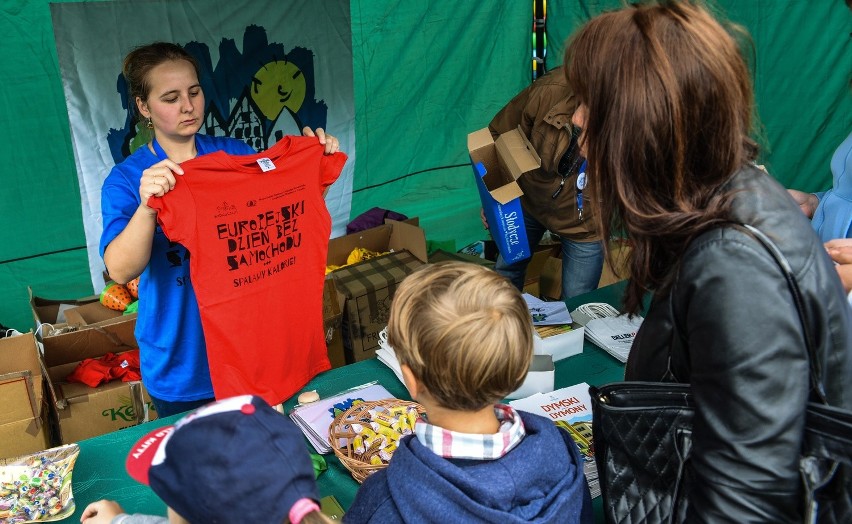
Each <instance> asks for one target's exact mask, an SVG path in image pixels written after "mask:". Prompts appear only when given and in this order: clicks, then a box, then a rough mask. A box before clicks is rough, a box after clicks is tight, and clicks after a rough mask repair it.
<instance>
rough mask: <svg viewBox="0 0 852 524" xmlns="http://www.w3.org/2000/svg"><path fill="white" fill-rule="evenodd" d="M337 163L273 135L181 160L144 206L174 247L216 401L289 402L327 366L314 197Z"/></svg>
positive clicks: (319, 222)
mask: <svg viewBox="0 0 852 524" xmlns="http://www.w3.org/2000/svg"><path fill="white" fill-rule="evenodd" d="M345 162H346V155H345V154H343V153H335V154H333V155H325V154H323V146H322V145H320V144H319V142H318V141H317V139H316V138H309V137H289V136H288V137H284V138H283V139H282V140H280V141H279V142H278V143H277V144H275V145H274V146H273V147H271V148H269V149H268V150H266V151H264V152H263V153H258V154H256V155H244V156H234V155H228V154H227V153H224V152H222V151H219V152H215V153H211V154H208V155H204V156H200V157H197V158H194V159H192V160H189V161H187V162H184V163H183V164H181V167H182V168H183V170H184V174H183V176H178V177H177V179H178V180H177V184H175V187H174V189H173V190H172V191H169V192H168V193H166V194H165V195H164V196H163V197H161V198H156V197H155V198H151V199H149V201H148V205H149V206H150V207H152V208H154V209H156V210H158V215H157V220H158V222H159V223H160V226H161V227H162V228H163V231H164V232H165V234H166V236H167V237H168V238H169V239H170V240H171V241H173V242H179V243H180V244H182V245H183V246H185V247H186V248H187V249H188V250H189V252H190V253H191V256H190V266H189V267H190V275H191V276H192V283H191V284H190V283H189V282H181V283H178V284H179V285H192V286H193V287H194V290H195V296H196V298H197V299H198V306H199V310H200V311H201V325H202V326H203V328H204V339H205V341H206V344H207V358H208V360H209V362H210V376H211V378H212V381H213V389H214V392H215V394H216V397H217V398H224V397H229V396H233V395H240V394H255V395H259V396H261V397H263V399H264V400H266V401H267V402H269V403H270V404H273V405H274V404H279V403H281V402H282V401H284V400H286V399H287V398H289V397H291V396H292V395H293V394H294V393H295V392H296V391H298V390H299V389H300V388H301V387H302V386H304V385H305V384H306V383H307V382H308V381H309V380H310V379H311V378H313V377H314V376H315V375H316V374H317V373H319V372H321V371H325V370H327V369H329V368H330V367H331V365H330V364H329V361H328V354H327V350H326V345H325V336H324V332H323V319H322V294H323V281H324V278H325V264H326V254H327V252H328V238H329V236H330V234H331V217H330V216H329V213H328V210H327V209H326V206H325V201H324V200H323V197H322V192H323V190H324V189H325V188H326V187H328V186H329V185H331V184H332V183H333V182H334V181H335V180H337V177H339V176H340V172H341V170H342V169H343V164H344V163H345Z"/></svg>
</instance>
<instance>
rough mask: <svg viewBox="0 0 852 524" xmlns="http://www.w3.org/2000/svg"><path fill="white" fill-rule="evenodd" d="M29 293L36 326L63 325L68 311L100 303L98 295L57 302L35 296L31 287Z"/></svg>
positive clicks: (28, 289)
mask: <svg viewBox="0 0 852 524" xmlns="http://www.w3.org/2000/svg"><path fill="white" fill-rule="evenodd" d="M27 292H28V293H29V295H30V308H31V309H32V312H33V320H35V325H36V326H38V325H40V324H42V323H48V324H58V323H63V322H65V310H66V309H70V308H72V307H76V306H82V305H85V304H90V303H92V302H98V296H97V295H91V296H88V297H83V298H71V299H64V300H55V299H48V298H41V297H37V296H35V295H33V289H32V288H31V287H29V286H27Z"/></svg>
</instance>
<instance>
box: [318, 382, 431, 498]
mask: <svg viewBox="0 0 852 524" xmlns="http://www.w3.org/2000/svg"><path fill="white" fill-rule="evenodd" d="M398 406H405V407H413V408H415V409H416V410H417V412H418V413H419V414H421V415H422V414H424V413H425V412H426V410H425V409H423V406H421V405H420V404H418V403H416V402H408V401H405V400H400V399H397V398H389V399H385V400H373V401H368V402H362V403H360V404H358V405H355V406H352V407H351V408H349V409H347V410H346V411H344V412H343V413H341V414H340V415H338V416H337V417H336V418H335V419H334V422H332V423H331V425H330V426H329V428H328V441H329V443H330V444H331V448H332V449H333V450H334V454H335V455H337V458H338V459H340V462H341V463H342V464H343V466H344V467H345V468H346V469H348V470H349V471H350V472H351V473H352V478H354V479H355V480H357V481H358V482H359V483H361V482H364V479H365V478H367V477H369V476H370V475H371V474H373V473H375V472H376V471H378V470H380V469H382V468H386V467H387V464H371V463H370V458H371V457H372V456H373V455H375V454H377V453H378V449H374V448H371V449H368V450H367V451H366V452H364V453H363V454H358V453H355V450H354V447H353V445H352V443H353V440H354V439H355V437H356V433H355V432H354V431H353V430H352V426H351V425H352V424H358V423H364V424H369V422H370V415H369V413H368V411H369V410H371V409H373V408H376V407H382V408H391V407H398ZM341 441H343V442H345V444H344V445H342V446H341V445H340V444H341Z"/></svg>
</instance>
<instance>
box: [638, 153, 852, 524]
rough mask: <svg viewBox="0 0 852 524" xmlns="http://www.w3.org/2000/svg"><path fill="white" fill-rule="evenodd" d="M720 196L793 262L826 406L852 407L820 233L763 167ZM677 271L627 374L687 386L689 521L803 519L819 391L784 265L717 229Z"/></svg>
mask: <svg viewBox="0 0 852 524" xmlns="http://www.w3.org/2000/svg"><path fill="white" fill-rule="evenodd" d="M723 190H725V191H728V190H733V191H737V193H736V196H735V197H734V204H733V207H732V214H731V217H730V218H731V219H732V221H734V222H739V223H746V224H751V225H752V226H755V227H756V228H758V229H760V230H761V231H762V232H763V233H764V234H766V235H767V236H768V237H770V239H772V241H773V242H775V244H776V245H777V246H778V247H779V249H780V250H781V251H782V253H783V254H784V256H785V257H786V258H787V260H788V261H789V263H790V265H791V267H792V270H793V274H794V275H795V277H796V279H797V280H798V283H799V286H800V288H801V291H802V295H803V297H804V302H805V304H804V310H805V317H806V321H807V323H808V324H809V326H810V328H811V331H812V333H813V338H814V339H815V340H816V347H817V353H818V354H819V355H820V358H819V360H820V361H821V362H820V363H821V365H822V369H823V372H824V380H823V382H824V384H825V386H826V390H827V393H828V400H829V402H830V403H831V404H833V405H836V406H843V407H846V408H850V407H852V308H850V306H849V303H848V302H847V300H846V295H845V293H844V291H843V288H842V285H841V283H840V280H839V278H838V277H837V273H836V272H835V269H834V267H833V264H832V262H831V260H830V259H829V258H828V256H827V255H826V253H825V250H824V248H823V246H822V244H821V242H820V240H819V238H818V237H817V236H816V234H814V232H813V229H812V228H811V226H810V223H809V222H808V220H807V218H805V217H804V215H803V214H802V213H801V211H799V209H798V207H797V206H796V204H795V203H794V202H793V200H792V199H791V198H790V197H789V196H788V194H787V192H786V191H785V190H784V188H783V187H781V186H780V185H779V184H778V183H777V182H776V181H775V180H773V179H772V178H771V177H769V176H768V175H766V174H765V173H763V172H762V171H760V170H758V169H757V168H753V167H747V168H743V169H741V170H740V171H739V172H737V173H736V174H735V175H734V176H732V177H731V179H730V180H729V181H728V182H727V183H726V184H725V187H724V188H723ZM675 270H676V271H679V273H678V276H677V278H676V281H675V283H674V285H673V287H672V290H671V292H670V294H669V295H668V296H666V297H663V298H657V299H655V300H653V301H652V303H651V306H650V308H649V310H648V313H647V315H646V316H645V321H644V322H643V324H642V327H641V329H640V330H639V333H638V334H637V337H636V340H635V341H634V344H633V349H632V350H631V353H630V357H629V359H628V362H627V370H626V379H627V380H643V381H660V380H667V379H668V380H671V379H672V376H673V378H674V379H675V380H677V381H680V382H688V383H691V385H692V390H693V393H694V395H695V401H696V406H697V408H696V414H695V419H694V427H693V448H692V450H693V451H692V459H691V469H692V471H691V473H692V475H691V480H690V481H689V482H691V485H690V486H689V493H690V495H689V506H690V512H689V519H688V521H689V522H740V523H742V522H773V523H775V522H800V521H801V517H800V516H799V515H800V514H801V511H802V508H800V507H799V500H800V497H799V489H800V488H799V485H800V480H799V473H798V469H797V467H798V456H799V450H800V447H801V437H802V428H803V425H804V412H805V403H806V402H807V400H808V399H809V398H812V396H811V392H810V385H809V381H808V359H807V355H806V350H805V342H804V337H803V334H802V325H801V322H800V320H799V315H798V313H797V310H796V308H795V305H794V303H793V300H792V295H791V294H790V291H789V288H788V285H787V283H786V281H785V279H784V277H783V274H782V272H781V269H780V268H779V267H778V265H777V264H776V262H775V261H774V260H773V259H772V258H771V256H770V255H769V253H768V252H767V251H766V249H765V248H764V247H763V246H762V245H761V244H760V243H758V241H757V240H756V239H755V238H754V237H752V236H750V235H749V234H747V233H746V232H743V231H742V230H739V229H736V228H718V229H713V230H710V231H708V232H705V233H704V234H702V235H700V236H699V237H698V238H696V239H695V240H694V241H692V242H691V244H690V245H689V247H688V248H687V250H686V252H685V253H684V255H683V257H682V259H681V264H680V267H679V268H676V269H675ZM674 325H676V327H677V329H673V326H674ZM669 348H671V353H669ZM669 354H670V355H671V365H670V368H669ZM669 369H670V371H671V375H668V374H667V370H669Z"/></svg>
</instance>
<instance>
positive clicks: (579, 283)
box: [494, 215, 603, 300]
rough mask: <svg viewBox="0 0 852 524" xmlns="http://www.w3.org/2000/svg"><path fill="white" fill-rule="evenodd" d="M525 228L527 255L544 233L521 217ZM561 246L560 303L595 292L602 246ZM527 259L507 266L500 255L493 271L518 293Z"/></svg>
mask: <svg viewBox="0 0 852 524" xmlns="http://www.w3.org/2000/svg"><path fill="white" fill-rule="evenodd" d="M524 225H525V226H526V231H527V240H529V243H530V252H531V253H532V252H534V250H535V247H536V246H537V245H538V243H539V242H541V239H542V237H543V236H544V233H545V231H547V229H546V228H545V227H544V226H543V225H541V223H539V221H538V220H536V219H534V218H532V217H531V216H529V215H524ZM560 241H561V243H562V300H567V299H569V298H571V297H573V296H576V295H580V294H582V293H587V292H589V291H592V290H594V289H597V287H598V283H599V282H600V280H601V272H602V271H603V245H602V244H601V242H599V241H596V242H577V241H574V240H569V239H567V238H560ZM529 263H530V259H529V258H527V259H526V260H521V261H519V262H515V263H514V264H507V263H506V261H505V260H503V255H499V256H498V257H497V263H496V264H494V270H495V271H497V273H499V274H500V275H503V276H504V277H506V278H508V279H509V280H510V281H512V284H514V285H515V287H517V288H518V289H520V290H523V289H524V279H525V275H526V272H527V265H528V264H529Z"/></svg>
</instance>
